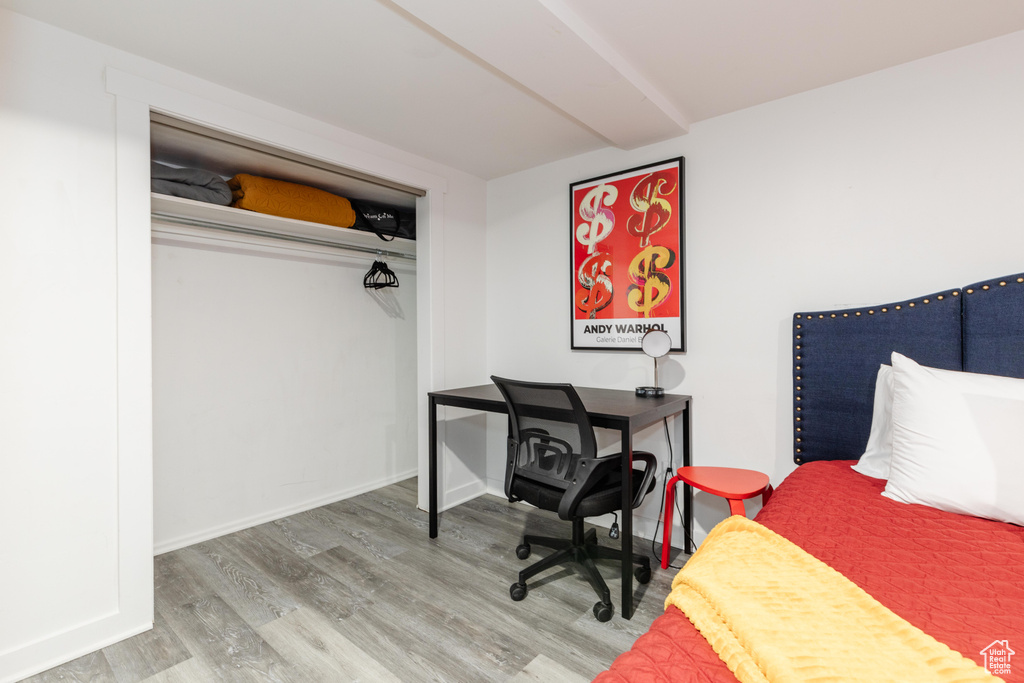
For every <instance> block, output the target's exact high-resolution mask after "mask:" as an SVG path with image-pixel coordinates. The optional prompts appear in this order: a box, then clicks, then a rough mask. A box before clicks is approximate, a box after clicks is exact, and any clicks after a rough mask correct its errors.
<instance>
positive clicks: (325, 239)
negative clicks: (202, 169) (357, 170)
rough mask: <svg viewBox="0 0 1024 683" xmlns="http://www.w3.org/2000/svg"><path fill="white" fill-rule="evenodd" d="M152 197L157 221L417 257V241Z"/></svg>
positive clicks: (152, 208) (190, 201) (222, 207)
mask: <svg viewBox="0 0 1024 683" xmlns="http://www.w3.org/2000/svg"><path fill="white" fill-rule="evenodd" d="M151 197H152V202H151V205H150V207H151V208H150V211H151V213H152V216H153V218H154V219H155V220H165V221H167V222H170V223H178V224H186V225H192V226H196V227H201V228H209V229H211V230H218V229H219V230H228V231H232V232H243V233H245V232H247V233H250V234H255V235H261V236H272V237H281V238H282V239H293V240H299V241H310V242H314V243H320V244H330V245H334V246H339V247H343V248H349V249H355V250H357V251H363V252H375V251H381V252H387V253H389V254H394V255H402V256H405V257H407V258H413V259H414V258H416V242H415V241H414V240H408V239H403V238H401V237H399V238H396V239H394V240H392V241H390V242H386V241H384V240H382V239H380V238H379V237H377V235H376V234H374V233H372V232H365V231H362V230H356V229H354V228H337V227H334V226H331V225H324V224H322V223H310V222H308V221H300V220H295V219H292V218H281V217H279V216H271V215H269V214H263V213H256V212H254V211H246V210H244V209H235V208H232V207H230V206H219V205H217V204H208V203H206V202H197V201H194V200H192V199H184V198H182V197H172V196H170V195H165V194H158V193H156V192H154V193H152V195H151Z"/></svg>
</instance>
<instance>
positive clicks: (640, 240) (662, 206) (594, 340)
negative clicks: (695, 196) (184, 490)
mask: <svg viewBox="0 0 1024 683" xmlns="http://www.w3.org/2000/svg"><path fill="white" fill-rule="evenodd" d="M683 164H684V159H683V158H682V157H679V158H676V159H669V160H667V161H662V162H660V163H656V164H650V165H648V166H641V167H639V168H632V169H629V170H627V171H621V172H619V173H612V174H610V175H605V176H601V177H599V178H591V179H589V180H582V181H580V182H577V183H573V184H571V185H570V186H569V202H570V210H571V225H570V232H571V238H570V239H571V242H572V248H571V252H570V253H571V257H570V258H571V267H572V348H573V349H602V350H607V351H625V350H630V351H634V350H639V349H640V339H641V338H642V337H643V336H644V334H645V333H646V332H647V331H648V330H651V329H660V330H664V331H665V332H667V333H668V335H669V337H670V338H671V340H672V348H671V350H672V351H685V350H686V344H685V339H684V331H685V330H684V315H683V313H684V301H685V299H684V296H683V295H684V287H683V276H684V269H683V263H684V259H683V247H684V242H683V230H684V224H685V220H684V211H685V208H686V205H685V202H684V197H683V187H684V174H683Z"/></svg>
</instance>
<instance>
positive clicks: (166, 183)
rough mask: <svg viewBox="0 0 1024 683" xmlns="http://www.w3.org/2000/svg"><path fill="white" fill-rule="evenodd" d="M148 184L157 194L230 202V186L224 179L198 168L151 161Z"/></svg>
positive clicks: (214, 201) (225, 203)
mask: <svg viewBox="0 0 1024 683" xmlns="http://www.w3.org/2000/svg"><path fill="white" fill-rule="evenodd" d="M149 184H150V189H151V190H152V191H153V192H157V193H159V194H169V195H171V196H173V197H184V198H185V199H195V200H196V201H200V202H208V203H210V204H221V205H223V206H227V205H228V204H230V203H231V188H230V187H228V184H227V183H226V182H224V179H223V178H221V177H220V176H219V175H217V174H216V173H211V172H209V171H204V170H202V169H198V168H174V167H173V166H167V165H165V164H161V163H159V162H156V161H153V162H151V163H150V183H149Z"/></svg>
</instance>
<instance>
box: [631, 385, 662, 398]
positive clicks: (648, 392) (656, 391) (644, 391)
mask: <svg viewBox="0 0 1024 683" xmlns="http://www.w3.org/2000/svg"><path fill="white" fill-rule="evenodd" d="M636 395H637V396H639V397H640V398H661V397H662V396H664V395H665V390H664V389H662V388H661V387H637V388H636Z"/></svg>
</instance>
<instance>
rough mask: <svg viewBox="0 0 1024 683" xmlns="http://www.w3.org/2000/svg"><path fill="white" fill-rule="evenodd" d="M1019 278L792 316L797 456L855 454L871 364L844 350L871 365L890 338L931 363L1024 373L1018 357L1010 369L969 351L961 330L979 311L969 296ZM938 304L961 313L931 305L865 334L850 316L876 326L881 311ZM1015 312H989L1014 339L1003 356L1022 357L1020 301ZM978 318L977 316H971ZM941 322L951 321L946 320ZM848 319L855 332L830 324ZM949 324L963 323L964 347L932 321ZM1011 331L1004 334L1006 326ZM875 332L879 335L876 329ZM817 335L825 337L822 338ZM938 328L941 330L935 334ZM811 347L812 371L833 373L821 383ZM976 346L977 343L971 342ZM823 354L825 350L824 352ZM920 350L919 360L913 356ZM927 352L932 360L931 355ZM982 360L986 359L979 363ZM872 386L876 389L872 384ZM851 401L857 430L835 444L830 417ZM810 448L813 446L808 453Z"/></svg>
mask: <svg viewBox="0 0 1024 683" xmlns="http://www.w3.org/2000/svg"><path fill="white" fill-rule="evenodd" d="M1015 284H1016V285H1024V273H1018V274H1015V275H1008V276H1004V277H1002V278H995V279H991V280H986V281H982V282H978V283H976V284H972V285H969V286H966V287H964V288H962V289H952V290H946V291H943V292H939V293H936V294H929V295H928V296H924V297H916V298H914V299H910V300H907V301H901V302H897V303H891V304H884V305H881V306H869V307H861V308H855V309H847V310H837V311H816V312H805V313H796V314H794V316H793V429H794V442H793V449H794V453H793V456H794V460H795V461H796V462H797V464H802V463H804V462H805V461H806V459H807V458H806V457H805V455H806V456H809V457H810V458H811V459H819V458H822V457H855V456H853V455H852V453H850V451H851V450H852V447H853V443H852V442H853V441H854V439H853V437H854V436H857V437H858V438H859V434H854V433H853V432H857V431H859V430H860V429H863V428H864V424H863V423H864V420H865V419H866V416H865V415H863V414H862V410H863V407H864V401H865V400H866V399H867V398H868V396H867V381H868V368H867V367H865V364H864V363H860V364H859V367H858V364H857V363H846V362H844V361H843V358H844V357H845V356H844V355H843V354H854V355H853V356H851V358H864V359H867V358H869V357H870V358H872V360H871V363H874V362H875V360H881V359H883V358H885V357H886V354H887V352H888V349H889V348H891V346H890V341H892V342H893V344H894V345H895V346H896V347H897V348H896V350H901V348H902V347H904V346H906V347H907V349H908V352H910V350H913V351H912V352H913V353H914V354H915V360H918V361H919V362H922V363H924V364H930V365H933V366H934V367H945V368H948V369H969V367H968V360H969V358H970V359H971V362H972V363H974V364H975V365H974V367H978V368H980V369H977V370H971V371H973V372H988V373H996V374H1009V375H1011V376H1021V377H1024V370H1022V369H1021V367H1020V363H1016V364H1011V366H1009V367H1008V366H1005V365H1001V364H999V363H996V364H995V365H994V366H991V367H989V365H991V364H989V365H986V364H985V363H984V362H983V361H984V360H985V359H984V357H983V356H974V355H972V356H970V357H969V356H968V349H967V346H966V340H967V331H966V330H965V329H964V326H965V325H968V321H967V317H968V316H967V313H968V312H969V311H970V310H974V307H973V306H969V305H968V302H967V300H966V297H971V299H972V300H973V298H974V296H976V295H979V294H981V293H982V292H998V291H1005V290H1003V288H1009V287H1012V286H1013V285H1015ZM1018 291H1020V290H1018ZM961 292H963V294H964V296H963V297H961V296H960V294H961ZM1006 294H1007V295H1009V294H1011V293H1010V292H1006ZM1018 296H1019V295H1014V296H1012V297H1011V299H1009V300H1008V301H1010V300H1013V301H1019V299H1018ZM937 304H938V305H942V304H952V305H954V306H956V307H957V312H956V313H954V312H953V311H946V312H943V313H939V311H933V314H937V315H929V316H928V317H927V318H916V317H915V318H908V319H906V324H907V328H904V323H903V322H899V323H898V324H896V325H892V326H891V325H890V324H887V323H886V324H883V325H882V327H879V328H874V329H870V330H868V333H867V334H866V335H865V334H860V333H858V332H856V330H858V329H864V328H859V327H856V325H857V324H858V323H853V322H852V321H854V320H860V321H867V320H875V321H877V322H876V323H875V325H877V324H878V322H881V321H879V320H878V319H879V318H880V317H888V316H894V315H898V316H906V315H911V314H912V313H913V312H915V311H926V310H929V309H931V308H933V307H934V306H936V305H937ZM982 310H984V309H982ZM989 310H991V309H989ZM1011 310H1013V311H1015V312H1013V313H1007V314H1002V313H997V314H996V317H994V318H993V317H992V313H991V312H990V313H989V314H988V315H989V318H988V320H989V322H988V324H989V325H993V324H995V325H996V328H994V329H998V330H1002V331H1004V338H1012V341H1011V343H1010V345H1009V346H1005V347H998V346H997V347H996V348H1002V349H1003V350H1002V351H1001V353H1002V354H1003V355H1002V356H999V357H1000V358H1009V357H1010V356H1008V355H1006V354H1010V355H1012V356H1013V358H1021V357H1024V352H1021V351H1020V349H1024V336H1022V335H1020V334H1019V333H1018V331H1019V330H1021V329H1024V328H1022V327H1021V324H1022V321H1024V318H1021V315H1022V313H1021V309H1020V305H1019V304H1017V307H1016V308H1014V309H1011ZM950 315H955V319H954V320H953V321H951V320H950V319H949V316H950ZM974 319H975V318H972V320H974ZM896 320H901V321H902V320H903V318H898V319H893V322H894V323H895V321H896ZM912 320H920V321H921V323H920V324H918V323H915V322H911V321H912ZM943 320H945V321H947V322H941V321H943ZM993 321H995V322H993ZM1004 321H1005V327H1004ZM844 322H848V323H849V324H852V325H854V326H855V327H851V328H848V329H849V330H850V334H851V335H852V336H851V337H846V336H845V335H846V334H847V332H846V331H845V330H844V329H836V328H832V327H831V326H832V325H842V324H843V323H844ZM950 323H952V324H953V326H955V327H959V328H960V334H961V336H960V338H958V339H956V340H954V344H955V345H956V346H958V347H959V351H957V350H955V349H954V348H953V345H951V344H945V343H942V341H941V340H945V339H947V336H946V335H945V333H941V332H940V331H941V329H942V328H941V327H934V326H935V325H940V326H942V325H944V326H945V329H947V330H948V331H949V334H955V333H954V331H953V330H952V329H950V327H949V325H950ZM982 324H985V323H984V320H982ZM968 329H970V330H974V329H975V327H974V324H973V323H971V325H970V327H969V328H968ZM922 330H924V331H925V332H924V334H926V335H927V334H930V335H932V336H930V337H929V336H922ZM1007 330H1008V331H1009V332H1008V334H1009V335H1011V337H1006V332H1005V331H1007ZM876 332H877V334H875V333H876ZM819 334H820V336H818V335H819ZM937 334H938V336H936V335H937ZM978 339H979V340H980V341H984V342H985V343H986V344H989V343H990V338H989V337H987V336H984V334H983V336H981V337H978ZM1018 339H1020V340H1021V343H1020V345H1017V343H1016V340H1018ZM887 340H890V341H887ZM818 342H822V343H824V344H825V346H824V347H822V346H818V345H817V343H818ZM809 343H810V344H811V346H810V347H809V346H808V344H809ZM810 348H813V349H815V354H814V361H813V362H812V365H813V366H814V368H815V370H817V369H821V370H826V371H828V372H827V374H826V375H818V377H817V380H818V381H817V382H816V381H814V380H815V378H813V377H809V376H808V374H807V368H805V366H804V360H805V356H806V354H807V353H808V351H809V349H810ZM971 348H972V349H974V348H977V347H975V346H973V345H972V347H971ZM822 350H823V351H822ZM822 352H824V354H825V355H821V354H822ZM862 353H863V354H865V355H863V356H861V355H860V354H862ZM829 354H831V355H829ZM918 355H919V356H920V358H918V357H916V356H918ZM929 356H930V357H931V358H928V357H929ZM979 360H980V361H982V362H981V363H979V362H978V361H979ZM882 362H884V360H883V361H882ZM957 362H959V363H960V367H955V365H956V363H957ZM812 372H814V370H812ZM873 377H874V375H873V374H872V379H873ZM808 380H810V382H808ZM832 382H836V384H832ZM808 384H810V387H811V389H812V392H811V393H812V394H813V396H810V395H809V394H808V393H807V391H806V390H807V387H808ZM871 387H872V390H873V387H874V385H873V383H872V385H871ZM823 388H824V389H825V394H827V395H825V396H824V400H823V394H822V392H821V390H822V389H823ZM830 391H833V393H831V394H829V392H830ZM844 392H845V393H844ZM850 392H852V393H850ZM808 398H810V399H811V401H812V404H811V405H809V404H808ZM850 406H856V412H854V413H850V414H851V415H853V416H854V418H855V419H852V420H851V424H853V425H854V426H856V429H854V430H852V432H851V433H849V434H842V435H840V436H839V438H838V439H837V440H836V442H835V443H832V438H833V436H831V435H832V434H834V431H833V430H834V429H835V428H836V424H837V423H834V422H830V420H836V419H837V418H836V415H837V413H838V414H842V415H845V414H846V413H843V412H842V411H843V410H846V409H848V408H849V407H850ZM808 409H811V414H812V419H813V420H814V423H812V424H811V425H810V426H811V427H812V429H810V430H809V431H808V425H809V423H808V422H807V417H806V415H807V413H808ZM820 410H823V411H824V412H819V411H820ZM819 420H822V421H819ZM808 438H810V439H811V441H812V443H807V444H806V446H805V443H806V440H807V439H808ZM833 446H835V447H836V452H837V453H839V454H840V455H837V456H832V455H831V453H832V448H833ZM805 447H806V448H808V449H810V450H809V451H806V452H805Z"/></svg>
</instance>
